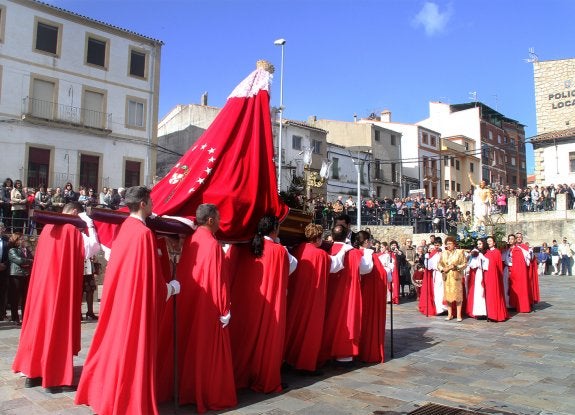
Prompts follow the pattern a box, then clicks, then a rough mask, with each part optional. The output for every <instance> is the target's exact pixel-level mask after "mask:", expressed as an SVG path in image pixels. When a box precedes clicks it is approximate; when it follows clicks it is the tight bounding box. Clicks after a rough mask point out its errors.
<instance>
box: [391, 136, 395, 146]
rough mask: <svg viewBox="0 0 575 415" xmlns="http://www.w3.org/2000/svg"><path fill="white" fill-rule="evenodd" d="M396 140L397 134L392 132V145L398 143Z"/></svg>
mask: <svg viewBox="0 0 575 415" xmlns="http://www.w3.org/2000/svg"><path fill="white" fill-rule="evenodd" d="M395 140H396V138H395V134H392V135H391V145H392V146H395V145H396V142H395Z"/></svg>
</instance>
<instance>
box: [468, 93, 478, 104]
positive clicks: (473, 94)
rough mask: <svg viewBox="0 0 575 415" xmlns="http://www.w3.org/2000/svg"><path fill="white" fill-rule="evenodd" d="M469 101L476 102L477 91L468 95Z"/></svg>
mask: <svg viewBox="0 0 575 415" xmlns="http://www.w3.org/2000/svg"><path fill="white" fill-rule="evenodd" d="M469 99H470V100H472V101H473V102H477V91H471V92H470V93H469Z"/></svg>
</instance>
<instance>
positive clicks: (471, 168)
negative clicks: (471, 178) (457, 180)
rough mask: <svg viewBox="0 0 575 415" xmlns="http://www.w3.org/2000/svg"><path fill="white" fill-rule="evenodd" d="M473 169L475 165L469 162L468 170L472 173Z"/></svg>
mask: <svg viewBox="0 0 575 415" xmlns="http://www.w3.org/2000/svg"><path fill="white" fill-rule="evenodd" d="M474 170H475V165H474V164H473V163H469V172H470V173H473V172H474Z"/></svg>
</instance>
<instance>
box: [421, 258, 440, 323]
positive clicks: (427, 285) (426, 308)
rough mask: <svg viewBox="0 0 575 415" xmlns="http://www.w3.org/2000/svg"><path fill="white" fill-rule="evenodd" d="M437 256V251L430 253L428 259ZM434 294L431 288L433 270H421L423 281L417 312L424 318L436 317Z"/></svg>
mask: <svg viewBox="0 0 575 415" xmlns="http://www.w3.org/2000/svg"><path fill="white" fill-rule="evenodd" d="M436 254H439V251H431V252H430V253H429V257H430V258H431V257H432V256H433V255H436ZM434 299H435V294H434V286H433V270H431V269H427V267H425V269H424V270H423V281H422V282H421V294H420V295H419V311H420V312H421V313H422V314H423V315H425V316H435V315H437V309H436V308H435V301H434Z"/></svg>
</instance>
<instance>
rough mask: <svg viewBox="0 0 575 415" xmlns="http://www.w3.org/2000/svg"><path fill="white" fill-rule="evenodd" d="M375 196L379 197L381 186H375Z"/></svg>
mask: <svg viewBox="0 0 575 415" xmlns="http://www.w3.org/2000/svg"><path fill="white" fill-rule="evenodd" d="M375 197H381V186H375Z"/></svg>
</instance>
